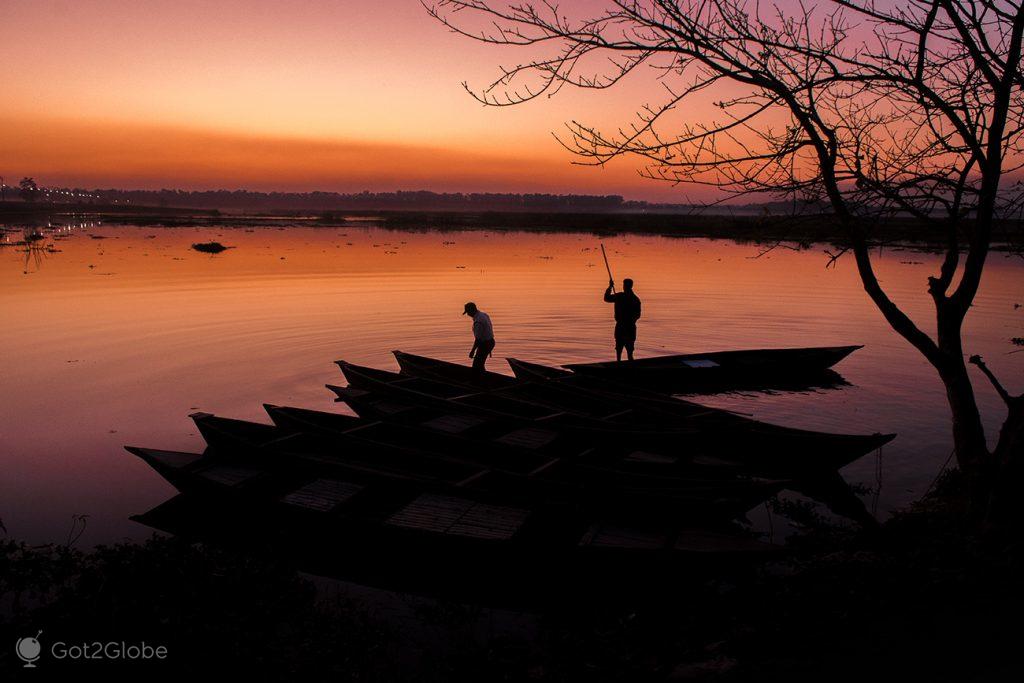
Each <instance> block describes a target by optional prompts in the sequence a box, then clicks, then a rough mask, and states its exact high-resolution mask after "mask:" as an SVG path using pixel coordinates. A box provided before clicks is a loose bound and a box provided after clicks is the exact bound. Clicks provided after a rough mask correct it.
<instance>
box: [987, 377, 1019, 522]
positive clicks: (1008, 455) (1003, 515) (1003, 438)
mask: <svg viewBox="0 0 1024 683" xmlns="http://www.w3.org/2000/svg"><path fill="white" fill-rule="evenodd" d="M1007 408H1008V411H1009V412H1008V414H1007V415H1006V420H1005V421H1004V422H1003V426H1002V429H1000V431H999V441H998V442H997V443H996V447H995V450H994V451H993V452H992V455H993V460H994V467H995V470H996V473H995V478H994V484H993V488H992V496H991V500H990V501H989V506H988V510H986V514H985V526H986V527H988V528H990V529H1001V530H1006V531H1009V532H1010V533H1015V532H1016V531H1017V530H1018V529H1020V528H1021V526H1022V525H1024V509H1022V507H1021V503H1020V492H1021V490H1022V488H1024V396H1016V397H1011V398H1010V399H1009V400H1008V401H1007Z"/></svg>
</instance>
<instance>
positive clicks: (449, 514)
mask: <svg viewBox="0 0 1024 683" xmlns="http://www.w3.org/2000/svg"><path fill="white" fill-rule="evenodd" d="M528 515H529V511H527V510H523V509H520V508H512V507H505V506H502V505H486V504H483V503H477V502H475V501H472V500H468V499H466V498H457V497H455V496H441V495H437V494H430V493H425V494H423V495H421V496H419V497H418V498H416V499H415V500H413V501H412V502H411V503H409V504H408V505H406V506H405V507H403V508H402V509H401V510H399V511H398V512H396V513H395V514H393V515H392V516H391V517H390V518H389V519H388V524H391V525H394V526H400V527H405V528H408V529H416V530H419V531H430V532H433V533H439V534H446V535H452V536H467V537H471V538H480V539H493V540H507V539H509V538H512V536H514V535H515V533H516V532H517V531H518V530H519V528H520V527H521V526H522V525H523V523H524V522H525V521H526V518H527V516H528Z"/></svg>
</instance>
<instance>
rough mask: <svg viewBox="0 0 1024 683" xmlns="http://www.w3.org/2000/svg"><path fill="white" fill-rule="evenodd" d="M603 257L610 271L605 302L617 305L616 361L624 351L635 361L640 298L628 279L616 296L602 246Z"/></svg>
mask: <svg viewBox="0 0 1024 683" xmlns="http://www.w3.org/2000/svg"><path fill="white" fill-rule="evenodd" d="M601 256H603V257H604V267H605V270H607V271H608V289H606V290H604V300H605V301H607V302H608V303H610V304H615V360H622V349H623V348H625V349H626V354H627V356H626V357H627V358H629V360H633V344H634V343H636V321H637V320H639V319H640V297H638V296H637V295H636V294H634V293H633V281H632V280H630V279H629V278H626V279H625V280H623V281H622V289H623V290H624V291H622V292H619V293H617V294H616V292H615V278H613V277H612V267H611V266H610V265H608V254H607V253H605V250H604V245H603V244H602V245H601Z"/></svg>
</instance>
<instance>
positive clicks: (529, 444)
mask: <svg viewBox="0 0 1024 683" xmlns="http://www.w3.org/2000/svg"><path fill="white" fill-rule="evenodd" d="M557 437H558V433H557V432H553V431H551V430H549V429H538V428H537V427H523V428H522V429H516V430H514V431H511V432H509V433H508V434H504V435H502V436H499V437H498V438H497V439H495V441H497V442H499V443H503V444H507V445H509V446H517V447H519V448H530V449H538V448H543V447H544V446H547V445H548V444H549V443H551V442H552V441H554V440H555V439H556V438H557Z"/></svg>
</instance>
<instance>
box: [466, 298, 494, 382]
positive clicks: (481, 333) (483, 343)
mask: <svg viewBox="0 0 1024 683" xmlns="http://www.w3.org/2000/svg"><path fill="white" fill-rule="evenodd" d="M462 314H463V315H468V316H470V317H471V318H473V348H471V349H470V350H469V357H470V358H472V359H473V369H474V370H475V371H476V372H478V373H480V374H483V372H484V363H486V362H487V356H489V355H491V351H493V350H494V328H493V327H492V326H491V317H490V316H489V315H487V314H486V313H484V312H483V311H481V310H480V309H479V308H477V307H476V304H475V303H473V302H472V301H470V302H469V303H467V304H466V307H465V308H464V309H463V312H462Z"/></svg>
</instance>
